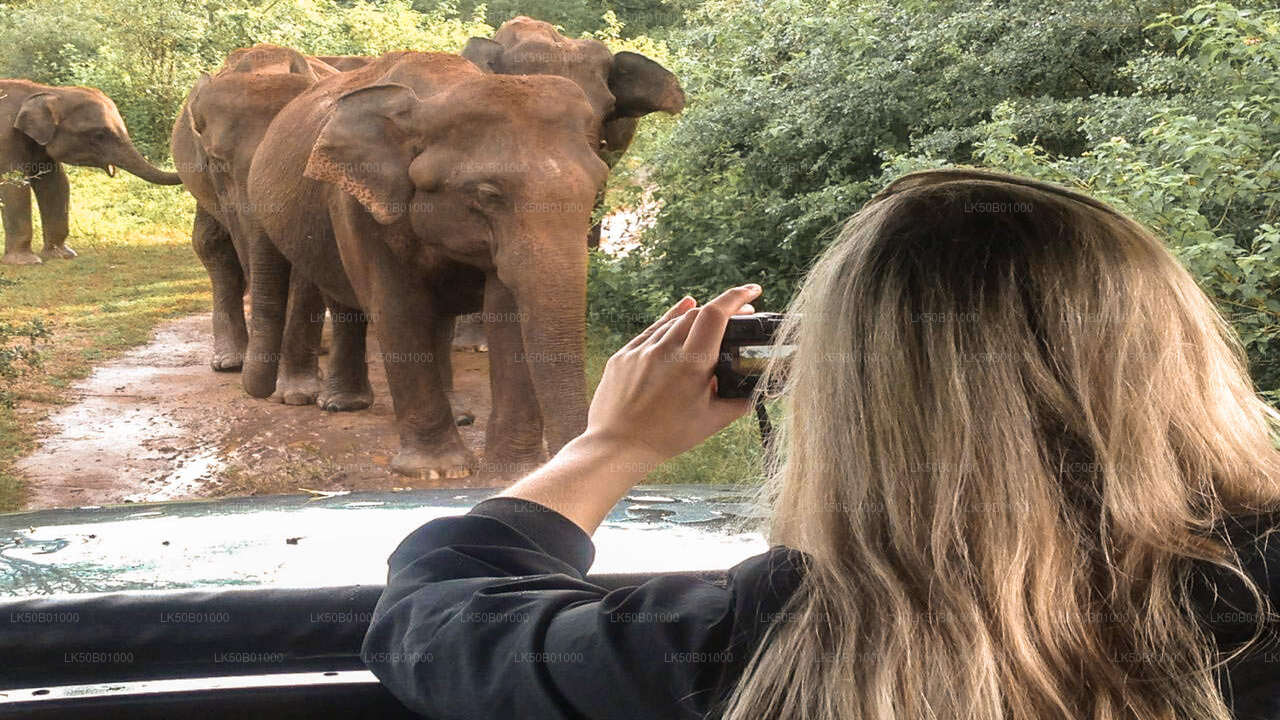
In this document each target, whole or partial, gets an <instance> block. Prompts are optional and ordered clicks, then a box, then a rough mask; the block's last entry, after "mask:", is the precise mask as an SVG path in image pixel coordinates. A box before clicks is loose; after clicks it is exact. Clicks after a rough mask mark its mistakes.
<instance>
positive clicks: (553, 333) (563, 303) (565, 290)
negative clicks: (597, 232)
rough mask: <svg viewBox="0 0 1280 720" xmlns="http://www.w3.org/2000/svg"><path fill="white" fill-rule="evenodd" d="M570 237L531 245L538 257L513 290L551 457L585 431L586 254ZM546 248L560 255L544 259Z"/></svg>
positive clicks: (579, 241) (579, 235)
mask: <svg viewBox="0 0 1280 720" xmlns="http://www.w3.org/2000/svg"><path fill="white" fill-rule="evenodd" d="M583 229H584V230H585V227H584V228H583ZM572 234H573V237H572V241H570V238H568V237H564V238H557V242H554V243H546V244H539V245H535V246H534V247H538V248H539V251H538V252H537V253H532V254H531V255H532V257H533V262H530V263H528V264H527V265H526V266H525V267H523V268H521V269H520V270H519V275H518V277H517V278H516V282H515V283H514V288H513V289H514V291H515V296H516V303H517V306H518V308H519V311H520V327H521V332H522V336H523V340H524V352H525V362H526V364H527V365H528V368H529V374H530V377H531V379H532V380H533V386H534V392H535V394H536V395H537V400H538V405H539V407H540V408H541V409H542V418H543V428H544V431H545V434H546V441H547V449H548V450H549V451H550V452H551V453H553V454H554V453H556V452H557V451H559V450H560V448H561V447H563V446H564V445H565V444H566V443H568V442H569V441H570V440H572V439H573V438H575V437H577V436H578V435H581V434H582V432H583V431H584V430H586V429H587V386H586V375H585V362H584V360H585V354H586V340H587V329H586V325H587V321H586V314H587V252H586V247H585V245H584V243H583V242H582V234H583V233H582V232H581V231H577V232H574V233H572ZM548 248H563V250H561V251H560V252H556V253H554V256H553V257H548V256H547V254H548V253H547V249H548ZM552 278H554V280H551V279H552Z"/></svg>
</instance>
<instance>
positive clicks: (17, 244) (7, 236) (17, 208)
mask: <svg viewBox="0 0 1280 720" xmlns="http://www.w3.org/2000/svg"><path fill="white" fill-rule="evenodd" d="M0 215H3V216H4V257H3V258H0V263H4V264H5V265H39V264H40V262H41V261H40V257H39V256H38V255H36V254H35V253H33V252H31V189H30V188H28V187H27V186H26V184H25V183H21V182H11V181H5V180H0Z"/></svg>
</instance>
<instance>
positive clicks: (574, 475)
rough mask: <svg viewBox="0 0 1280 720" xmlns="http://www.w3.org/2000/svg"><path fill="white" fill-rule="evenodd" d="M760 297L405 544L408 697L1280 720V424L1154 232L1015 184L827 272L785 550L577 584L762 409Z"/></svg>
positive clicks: (470, 705) (797, 324)
mask: <svg viewBox="0 0 1280 720" xmlns="http://www.w3.org/2000/svg"><path fill="white" fill-rule="evenodd" d="M759 292H760V289H759V288H758V287H757V286H744V287H742V288H735V289H732V290H729V291H727V292H725V293H724V294H722V295H721V296H719V297H717V298H716V299H715V300H713V301H711V302H709V303H707V304H706V305H705V306H704V307H702V308H698V307H695V306H694V305H695V303H694V302H693V301H692V299H691V298H687V297H686V298H685V299H683V300H681V301H680V302H679V303H677V304H676V305H675V307H673V308H672V309H671V310H670V311H669V312H668V313H667V314H666V315H665V316H663V317H662V318H661V319H659V320H658V321H657V322H656V323H654V325H653V326H652V327H650V328H649V329H648V330H646V331H645V332H644V333H642V334H641V335H639V336H638V337H636V338H635V339H634V340H632V341H631V342H630V343H628V344H627V345H626V346H625V347H623V348H622V349H621V350H619V351H618V352H617V353H616V354H615V355H614V356H613V357H612V358H611V359H610V360H609V363H608V365H607V366H606V368H605V373H604V378H603V379H602V381H601V383H600V386H599V388H598V389H597V390H596V394H595V399H594V400H593V402H592V405H591V411H590V417H589V420H588V428H587V431H586V433H584V434H583V435H582V436H580V437H579V438H578V439H576V440H574V441H573V442H572V443H570V444H569V445H568V446H566V447H565V448H564V449H563V450H562V451H561V452H560V453H559V454H557V455H556V457H554V458H553V459H552V460H551V461H550V462H549V463H548V464H547V465H545V466H543V467H542V468H541V469H539V470H538V471H536V472H535V473H533V474H532V475H530V476H528V477H527V478H525V479H523V480H521V481H520V482H518V483H516V484H515V485H513V486H512V487H510V488H509V489H507V490H506V491H505V492H503V493H502V494H501V496H500V497H498V498H494V499H490V500H487V501H485V502H482V503H480V504H479V505H477V506H476V507H475V508H474V509H473V510H472V511H471V513H470V514H468V515H465V516H462V517H458V518H446V519H440V520H435V521H433V522H431V523H428V524H427V525H425V526H423V527H422V528H420V529H419V530H417V531H416V532H415V533H413V534H412V535H410V536H409V538H407V539H406V540H405V541H404V542H403V543H402V544H401V546H400V547H399V548H398V549H397V550H396V552H395V554H393V555H392V557H391V560H390V566H391V572H390V577H389V582H388V585H387V589H386V592H385V594H384V595H383V597H382V600H381V602H380V603H379V605H378V609H377V612H376V613H375V617H374V620H373V622H372V625H371V627H370V630H369V635H368V638H367V639H366V642H365V658H366V661H367V662H368V663H369V666H370V667H371V668H372V669H373V670H374V672H375V673H376V674H377V675H378V677H380V678H381V679H382V681H383V682H384V683H385V684H386V686H387V687H388V688H390V689H391V691H392V692H393V693H394V694H395V695H396V696H397V697H399V698H400V699H401V700H402V701H404V702H405V703H406V704H407V705H409V706H410V707H411V708H414V709H416V710H419V711H420V712H423V713H425V714H427V715H428V716H430V717H437V718H499V717H520V718H681V717H689V718H694V717H704V716H705V717H725V718H730V719H732V720H757V719H760V718H815V719H816V718H823V719H833V720H834V719H837V718H838V719H841V720H844V719H866V720H871V719H876V720H890V719H902V720H917V719H924V718H948V719H950V718H962V719H972V720H979V719H981V720H1005V719H1013V720H1032V719H1035V720H1043V719H1046V718H1052V719H1061V720H1079V719H1080V718H1089V719H1095V720H1107V719H1112V718H1116V719H1119V718H1132V719H1135V720H1138V719H1141V720H1148V719H1150V720H1154V719H1157V718H1159V719H1161V720H1165V719H1167V720H1181V719H1188V720H1190V719H1195V720H1207V719H1215V720H1225V719H1226V718H1230V717H1232V711H1233V710H1234V713H1235V716H1236V717H1239V718H1246V717H1269V716H1271V715H1269V713H1280V698H1273V697H1271V695H1272V694H1273V693H1271V692H1270V689H1269V688H1268V683H1269V682H1270V676H1272V675H1275V673H1274V672H1272V671H1271V670H1270V668H1269V667H1268V664H1267V662H1268V660H1269V659H1274V658H1275V657H1277V656H1280V655H1276V654H1272V655H1268V654H1267V653H1266V651H1265V647H1263V645H1262V643H1263V640H1264V638H1270V637H1271V634H1272V632H1273V627H1272V615H1271V613H1270V611H1271V598H1272V597H1276V596H1277V595H1276V593H1280V587H1277V585H1280V579H1276V578H1280V574H1276V575H1275V576H1274V577H1273V576H1269V575H1268V574H1267V561H1268V556H1270V559H1271V560H1273V561H1280V545H1277V546H1276V547H1272V548H1271V550H1270V553H1268V544H1267V535H1268V533H1269V532H1270V530H1271V528H1272V527H1273V526H1274V525H1275V524H1276V523H1277V522H1280V516H1276V517H1273V516H1272V514H1271V513H1273V512H1275V511H1276V510H1277V509H1278V508H1280V482H1278V480H1280V462H1278V460H1280V455H1278V454H1277V452H1276V450H1275V449H1274V447H1273V446H1272V443H1271V429H1272V427H1273V425H1272V422H1273V420H1274V419H1275V414H1274V413H1273V412H1272V411H1271V410H1270V409H1269V408H1268V407H1267V406H1265V405H1264V404H1263V403H1262V402H1260V401H1259V399H1258V398H1257V397H1256V395H1255V393H1254V390H1253V387H1252V385H1251V383H1250V381H1249V379H1248V376H1247V374H1246V371H1245V368H1244V365H1243V363H1242V361H1241V353H1240V350H1239V347H1238V344H1237V343H1236V341H1235V340H1234V338H1233V336H1232V334H1231V332H1230V330H1229V329H1228V327H1227V326H1226V325H1225V323H1224V322H1223V321H1222V319H1221V318H1220V317H1219V316H1218V314H1217V313H1216V312H1215V310H1214V308H1213V306H1212V305H1211V303H1210V301H1209V300H1208V299H1207V298H1206V297H1205V295H1204V294H1203V293H1202V292H1201V291H1200V290H1199V289H1198V288H1197V287H1196V285H1195V283H1194V282H1193V281H1192V279H1191V277H1190V276H1189V275H1188V274H1187V272H1186V271H1185V270H1184V269H1183V268H1182V267H1181V266H1180V265H1179V264H1178V263H1177V262H1176V261H1175V259H1174V258H1173V257H1172V256H1171V255H1170V254H1169V253H1168V252H1167V251H1166V250H1165V249H1164V247H1163V246H1162V245H1161V243H1160V242H1159V241H1158V240H1156V239H1155V238H1154V237H1153V236H1152V235H1151V234H1150V233H1148V232H1147V231H1145V230H1143V229H1142V228H1141V227H1140V226H1139V225H1137V224H1136V223H1134V222H1133V221H1131V220H1129V219H1127V218H1125V217H1123V216H1122V215H1120V214H1119V213H1117V212H1115V211H1114V210H1112V209H1110V208H1108V207H1107V206H1105V205H1103V204H1101V203H1099V202H1096V201H1094V200H1092V199H1089V198H1087V197H1084V196H1082V195H1078V194H1076V193H1073V192H1069V191H1066V190H1063V189H1061V188H1057V187H1053V186H1050V185H1046V184H1042V183H1038V182H1033V181H1030V180H1025V179H1022V178H1016V177H1011V176H1006V175H999V174H995V173H987V172H979V171H974V170H962V169H953V170H937V171H928V172H920V173H914V174H911V175H907V176H905V177H902V178H900V179H898V180H897V181H896V182H894V183H892V184H891V185H890V186H889V187H887V188H886V189H885V190H883V191H882V192H881V193H880V194H878V195H877V196H876V197H875V198H873V199H872V200H871V202H869V203H868V204H867V206H866V207H865V208H863V210H862V211H861V212H859V213H858V214H857V215H856V216H854V217H853V218H852V219H851V220H850V221H849V223H848V225H847V226H846V227H845V229H844V231H843V233H842V234H841V235H840V237H839V239H838V240H836V241H835V242H834V243H833V244H832V246H831V247H830V248H829V249H828V250H827V251H826V253H825V254H824V255H823V257H822V258H821V259H819V260H818V261H817V263H816V264H815V265H814V267H813V269H812V271H811V272H810V274H809V277H808V278H807V280H806V282H805V284H804V287H803V289H802V290H801V291H800V293H799V294H798V296H797V298H796V299H795V301H794V302H793V304H792V307H791V315H790V317H791V319H790V320H789V321H788V325H787V326H786V327H784V340H783V341H784V342H792V343H794V344H796V345H797V346H798V347H797V349H796V352H795V353H794V355H793V356H792V358H791V360H790V361H789V363H788V366H787V367H786V368H785V372H784V368H782V367H773V368H771V369H770V371H769V373H768V378H767V382H769V383H771V384H770V385H769V386H771V387H778V386H779V384H781V386H782V387H783V391H782V394H783V395H784V396H785V398H786V399H787V401H788V402H787V407H788V412H789V420H788V422H787V424H786V426H785V427H784V429H783V432H782V435H781V436H780V438H779V439H780V443H779V449H780V452H779V455H778V459H777V461H776V462H775V463H773V467H771V468H770V472H769V480H768V483H767V484H766V488H765V495H764V497H765V499H766V501H767V502H768V503H769V504H770V507H771V509H772V525H771V527H770V531H769V538H770V540H771V542H772V543H774V545H773V547H772V548H771V549H770V550H769V552H768V553H765V554H763V555H761V556H758V557H755V558H751V559H749V560H747V561H745V562H743V563H741V564H740V565H738V566H736V567H735V568H733V569H732V570H731V571H730V574H729V580H728V583H727V584H726V585H725V586H723V587H722V586H718V585H713V584H710V583H706V582H701V581H697V580H690V579H685V578H678V577H661V576H660V577H658V578H656V579H654V580H651V581H650V582H648V583H645V584H644V585H641V586H639V587H635V588H627V589H623V590H617V591H614V592H608V593H607V592H605V591H604V590H602V589H600V588H598V587H596V586H594V585H592V584H590V583H588V582H585V581H584V580H583V579H582V576H583V573H584V572H585V571H586V569H587V567H589V565H590V563H591V559H592V552H593V549H592V546H591V543H590V540H589V535H590V534H591V532H592V531H594V530H595V528H596V527H597V526H598V525H599V523H600V521H601V520H602V519H603V517H604V516H605V514H606V513H607V512H608V511H609V509H610V508H611V507H612V506H613V505H614V503H615V502H617V501H618V500H619V499H620V498H621V497H622V496H623V495H624V494H625V493H626V492H627V490H628V489H629V488H630V487H631V486H632V485H633V484H634V483H636V482H638V481H639V480H640V479H642V478H643V476H644V474H645V470H646V469H647V468H650V467H652V466H654V465H656V464H658V463H660V462H662V461H664V460H666V459H668V458H670V457H673V456H675V455H677V454H679V453H681V452H683V451H685V450H687V449H689V448H691V447H693V446H694V445H697V444H698V443H699V442H701V441H702V440H703V439H705V438H706V437H708V436H710V435H712V434H714V433H715V432H717V431H718V430H720V429H721V428H723V427H724V426H725V425H727V424H728V423H729V422H731V421H732V420H733V419H734V418H736V417H738V416H739V415H741V414H742V413H744V412H745V411H746V410H747V409H748V407H749V405H748V403H747V402H745V401H740V400H726V399H720V398H717V397H715V395H714V391H713V382H714V381H713V379H712V374H711V369H712V365H713V364H714V358H715V352H716V349H717V347H718V345H719V342H720V338H721V336H722V334H723V332H724V328H725V324H726V322H727V318H728V316H729V315H730V314H732V313H733V312H736V311H750V306H749V305H748V304H747V303H749V301H751V300H752V299H754V298H755V297H756V296H757V295H758V294H759ZM619 618H623V619H628V620H629V619H631V618H641V619H642V621H627V622H623V621H615V620H618V619H619ZM1260 647H1263V649H1259V648H1260ZM1277 716H1280V715H1277Z"/></svg>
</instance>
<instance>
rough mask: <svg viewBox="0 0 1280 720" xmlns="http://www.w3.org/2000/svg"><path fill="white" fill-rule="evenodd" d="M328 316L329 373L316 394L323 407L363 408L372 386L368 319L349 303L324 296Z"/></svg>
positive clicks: (367, 404) (340, 409)
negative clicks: (330, 335) (330, 334)
mask: <svg viewBox="0 0 1280 720" xmlns="http://www.w3.org/2000/svg"><path fill="white" fill-rule="evenodd" d="M325 304H326V305H328V306H329V319H330V320H331V321H332V322H333V345H332V347H331V348H330V350H329V373H328V374H327V375H326V376H325V379H324V389H322V390H321V391H320V397H319V398H317V400H316V404H318V405H319V406H320V407H321V408H322V409H324V410H330V411H335V412H337V411H344V410H363V409H365V408H367V407H369V406H370V405H372V404H373V388H372V387H371V386H370V385H369V364H368V362H367V361H366V359H365V358H366V355H367V350H366V348H365V335H366V333H367V331H368V327H369V321H368V318H367V317H366V316H365V314H364V311H362V310H360V309H359V308H353V307H348V306H346V305H343V304H342V303H339V302H338V301H336V300H334V299H333V298H329V297H326V298H325Z"/></svg>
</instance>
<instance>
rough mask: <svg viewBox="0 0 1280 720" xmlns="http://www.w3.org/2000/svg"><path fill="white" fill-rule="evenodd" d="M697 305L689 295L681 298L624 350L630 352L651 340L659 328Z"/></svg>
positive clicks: (632, 339) (628, 343) (634, 338)
mask: <svg viewBox="0 0 1280 720" xmlns="http://www.w3.org/2000/svg"><path fill="white" fill-rule="evenodd" d="M697 304H698V301H697V300H694V299H693V298H691V297H689V296H688V295H685V296H684V297H682V298H680V301H679V302H677V303H676V304H675V305H672V306H671V309H669V310H667V311H666V312H665V313H663V315H662V317H660V318H658V319H657V320H655V321H654V322H653V324H652V325H650V326H649V327H647V328H645V329H644V330H643V331H642V332H641V333H640V334H639V335H636V336H635V337H633V338H631V340H630V341H628V342H627V344H626V345H623V346H622V348H623V349H624V350H630V349H631V348H634V347H635V346H637V345H639V344H640V343H642V342H644V341H645V340H647V339H649V336H650V335H653V334H654V333H655V332H657V330H658V328H660V327H662V326H663V325H665V324H666V323H667V322H668V321H669V320H671V319H672V318H674V317H677V316H679V315H682V314H684V313H685V312H686V311H687V310H688V309H689V308H691V307H693V306H694V305H697Z"/></svg>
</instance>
